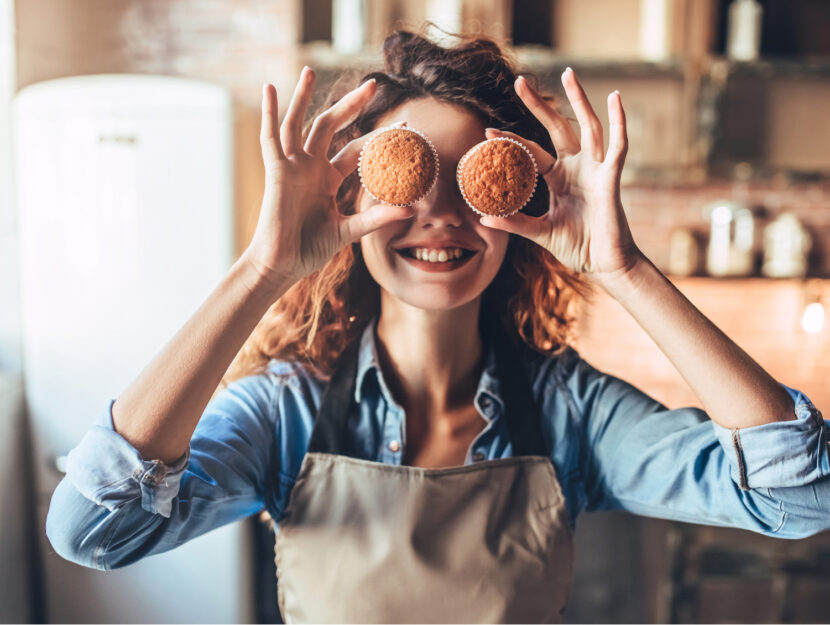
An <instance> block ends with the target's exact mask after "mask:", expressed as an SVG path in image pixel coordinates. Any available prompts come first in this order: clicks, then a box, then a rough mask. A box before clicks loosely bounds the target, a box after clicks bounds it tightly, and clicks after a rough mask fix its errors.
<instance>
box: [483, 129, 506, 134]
mask: <svg viewBox="0 0 830 625" xmlns="http://www.w3.org/2000/svg"><path fill="white" fill-rule="evenodd" d="M484 132H492V133H495V134H497V135H500V134H503V133H502V131H501V130H499V129H498V128H485V129H484Z"/></svg>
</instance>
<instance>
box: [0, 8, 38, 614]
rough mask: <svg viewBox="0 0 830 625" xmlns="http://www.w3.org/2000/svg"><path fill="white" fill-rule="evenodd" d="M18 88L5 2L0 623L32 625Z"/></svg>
mask: <svg viewBox="0 0 830 625" xmlns="http://www.w3.org/2000/svg"><path fill="white" fill-rule="evenodd" d="M16 86H17V81H16V72H15V28H14V0H0V502H1V503H0V506H2V514H0V563H1V564H0V623H27V622H31V619H32V614H31V610H30V607H31V606H30V603H31V600H32V584H31V583H30V572H31V571H32V564H31V563H32V561H33V559H34V554H33V553H31V551H30V545H31V544H32V541H31V539H30V538H31V529H32V528H31V519H32V517H31V515H30V514H29V513H27V512H26V510H27V500H28V499H29V498H28V497H27V495H26V493H27V488H31V487H32V485H31V482H30V480H29V478H28V475H29V471H28V466H29V454H28V453H27V452H26V444H25V441H26V437H25V435H24V401H23V385H22V377H21V373H20V372H21V370H22V363H21V346H20V335H21V328H20V296H19V291H18V279H17V266H18V259H17V256H18V253H17V222H16V218H15V210H14V196H13V193H14V190H13V188H12V178H13V176H12V163H11V140H10V131H11V128H10V119H9V117H10V108H11V99H12V97H13V96H14V93H15V90H16Z"/></svg>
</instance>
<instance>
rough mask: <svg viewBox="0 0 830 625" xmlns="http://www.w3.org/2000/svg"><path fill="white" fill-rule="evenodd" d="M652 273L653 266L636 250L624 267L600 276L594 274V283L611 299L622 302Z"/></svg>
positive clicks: (656, 271)
mask: <svg viewBox="0 0 830 625" xmlns="http://www.w3.org/2000/svg"><path fill="white" fill-rule="evenodd" d="M654 273H659V272H658V270H657V268H656V267H655V266H654V264H653V263H652V262H651V261H650V260H649V259H648V258H647V257H646V256H645V255H644V254H643V253H642V252H640V250H637V251H636V253H635V254H634V255H633V256H632V257H631V259H630V261H629V262H627V263H626V264H625V266H623V267H621V268H620V269H617V270H616V271H611V272H607V273H602V274H595V276H594V281H595V282H596V283H597V284H598V285H599V286H600V287H602V289H603V290H604V291H605V292H606V293H608V295H610V296H611V297H613V298H614V299H616V300H618V301H622V300H624V299H626V298H627V297H628V296H630V295H631V294H632V293H634V292H636V291H637V289H639V288H640V287H641V286H642V285H643V284H644V283H645V282H646V281H647V280H648V279H649V278H650V277H652V276H653V274H654Z"/></svg>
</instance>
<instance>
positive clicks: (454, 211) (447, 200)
mask: <svg viewBox="0 0 830 625" xmlns="http://www.w3.org/2000/svg"><path fill="white" fill-rule="evenodd" d="M414 206H415V210H416V220H417V221H418V222H419V223H420V224H421V225H422V226H423V227H425V228H429V227H436V228H447V227H451V228H458V227H460V226H461V225H463V224H464V220H465V218H466V213H467V212H469V209H468V208H467V204H466V202H464V198H463V197H462V195H461V192H460V191H459V190H458V185H457V184H455V180H454V179H453V181H452V183H450V182H449V181H447V180H444V179H442V178H441V177H439V178H438V180H436V181H435V185H434V186H433V187H432V190H431V191H430V192H429V193H427V195H426V196H425V197H424V198H423V199H422V200H420V201H418V202H416V203H415V205H414ZM465 209H466V210H465Z"/></svg>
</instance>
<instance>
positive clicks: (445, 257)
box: [395, 247, 478, 271]
mask: <svg viewBox="0 0 830 625" xmlns="http://www.w3.org/2000/svg"><path fill="white" fill-rule="evenodd" d="M395 253H396V254H397V255H398V256H400V257H401V258H403V259H404V260H406V261H407V262H408V263H409V264H411V265H414V266H416V267H418V268H420V269H423V270H426V271H444V270H448V269H456V268H458V267H461V266H462V265H465V264H467V262H468V261H469V260H470V259H471V258H472V257H473V256H475V255H476V254H478V252H477V251H475V250H467V249H464V248H458V247H456V248H444V249H426V248H419V247H405V248H401V249H397V250H395Z"/></svg>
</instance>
